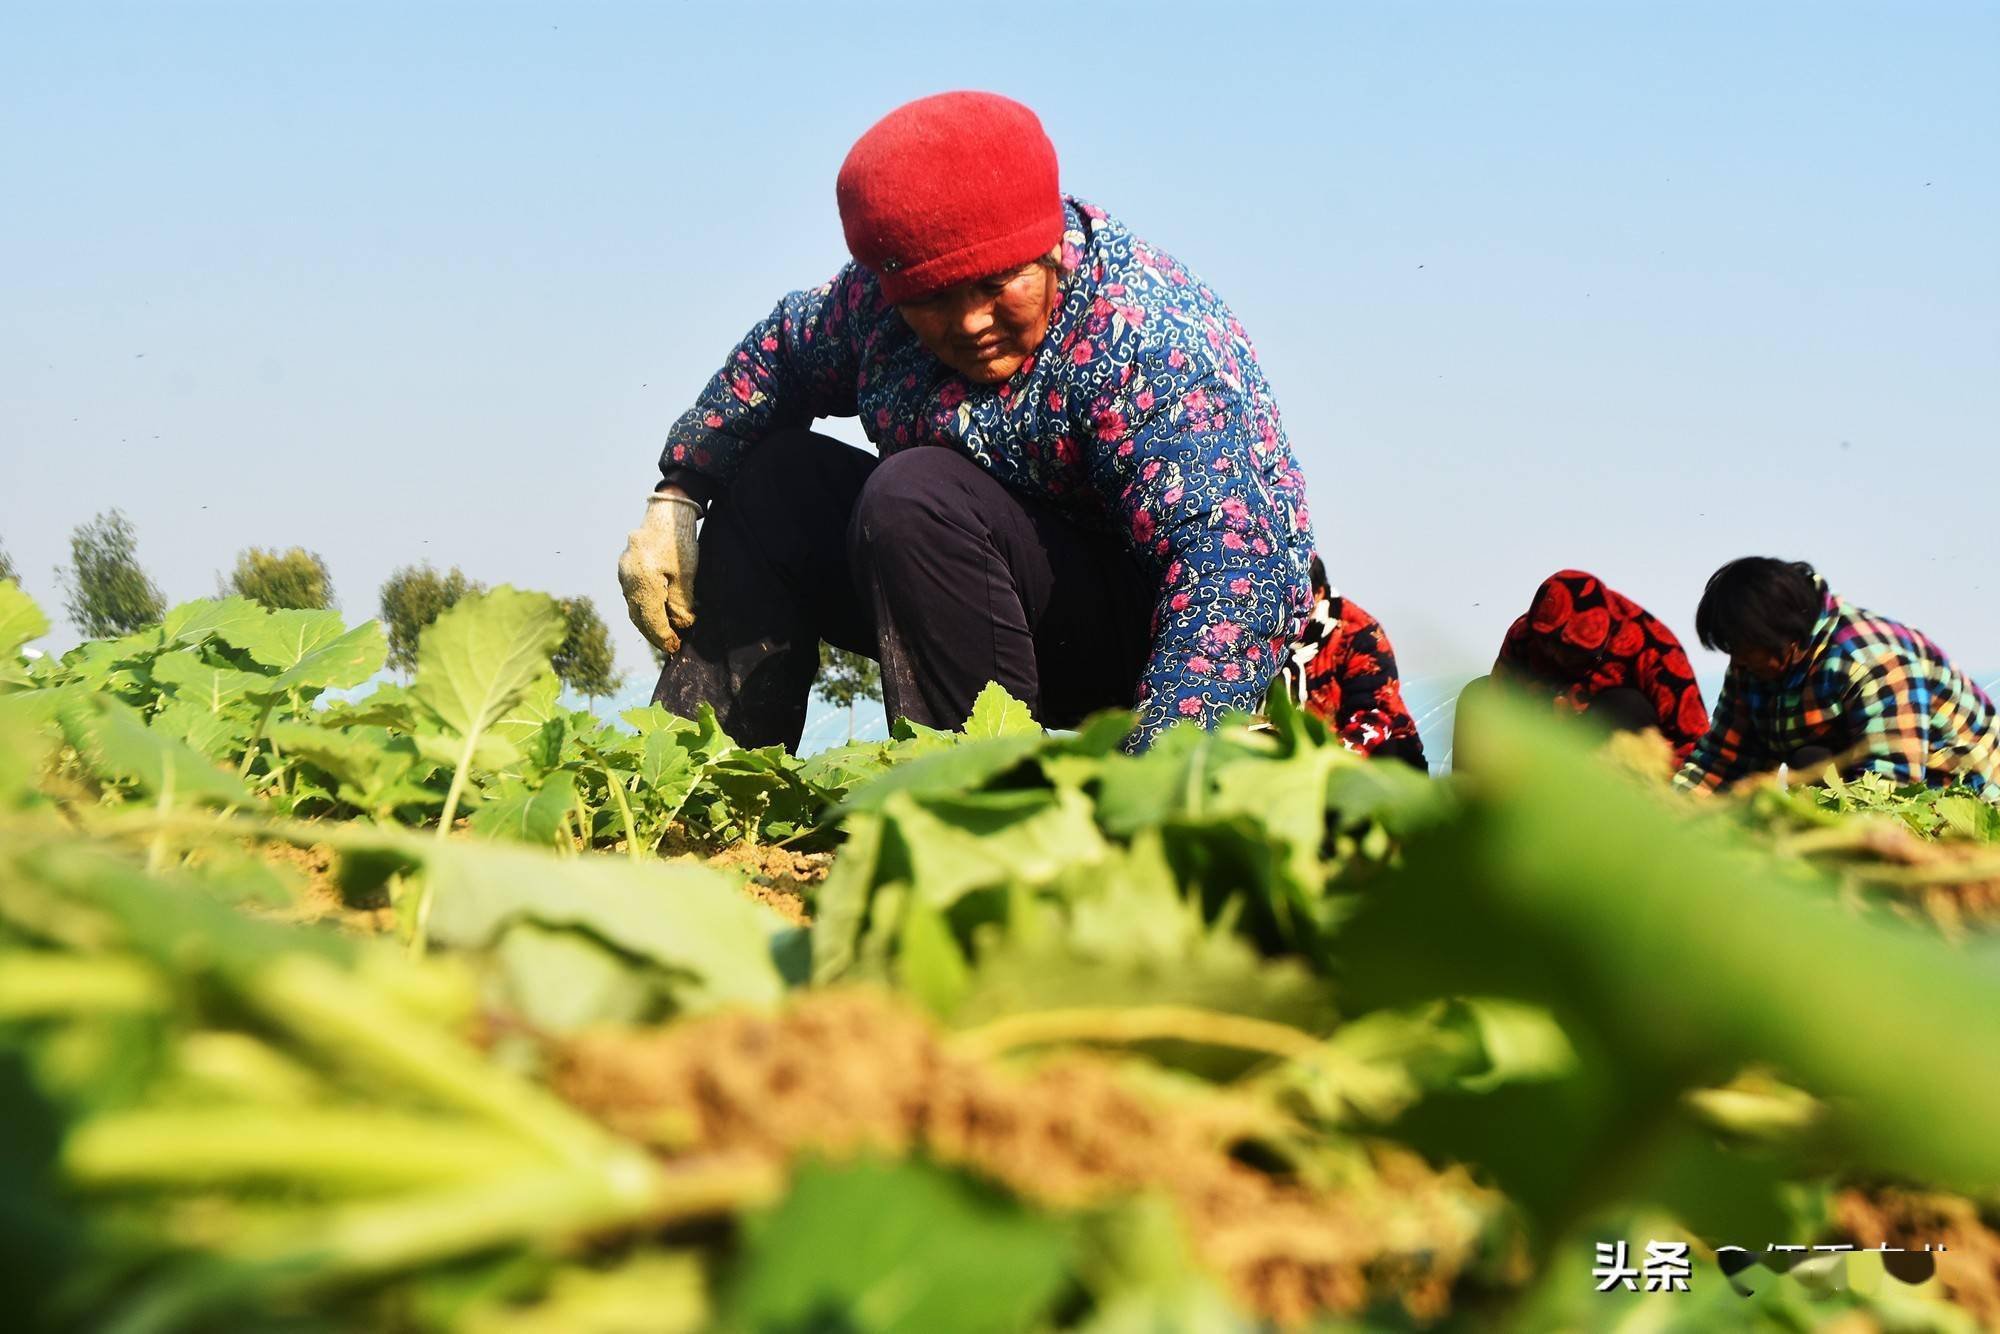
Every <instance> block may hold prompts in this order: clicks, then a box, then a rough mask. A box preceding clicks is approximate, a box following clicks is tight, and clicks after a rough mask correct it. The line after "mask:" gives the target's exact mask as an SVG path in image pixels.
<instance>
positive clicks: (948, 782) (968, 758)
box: [841, 733, 1043, 812]
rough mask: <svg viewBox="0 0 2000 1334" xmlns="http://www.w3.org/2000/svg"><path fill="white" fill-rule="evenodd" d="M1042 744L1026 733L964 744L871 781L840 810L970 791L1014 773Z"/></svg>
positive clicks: (897, 768)
mask: <svg viewBox="0 0 2000 1334" xmlns="http://www.w3.org/2000/svg"><path fill="white" fill-rule="evenodd" d="M1042 744H1043V741H1042V738H1041V736H1040V734H1036V735H1034V736H1029V735H1027V734H1026V733H1016V734H1015V735H1012V736H996V737H983V738H980V739H978V740H971V741H961V742H960V743H958V744H957V745H954V746H951V747H949V748H946V749H942V750H939V751H936V752H934V753H932V754H929V755H925V756H922V757H921V758H919V759H914V760H911V761H910V762H909V763H907V764H899V765H897V766H896V767H895V768H893V769H890V770H889V771H887V772H886V773H883V774H881V775H879V776H877V777H875V778H871V779H869V780H868V781H867V782H865V783H863V784H861V785H860V786H859V787H857V788H855V789H854V790H853V791H851V792H849V793H848V794H847V800H846V801H844V802H842V803H841V810H842V811H843V812H853V811H874V810H880V809H882V807H883V805H884V804H885V803H887V802H888V800H889V799H890V798H891V797H893V796H896V795H897V794H899V793H907V794H909V795H912V796H930V795H933V794H944V793H953V792H966V791H970V790H972V789H975V788H978V787H979V786H981V785H982V784H984V783H986V782H987V781H988V780H989V779H992V778H995V777H998V776H999V775H1000V774H1003V773H1005V772H1007V770H1009V769H1012V768H1013V767H1014V766H1015V765H1017V764H1019V763H1020V762H1021V761H1022V760H1024V759H1026V758H1027V757H1028V756H1030V755H1032V754H1034V753H1035V750H1036V748H1037V747H1038V746H1040V745H1042Z"/></svg>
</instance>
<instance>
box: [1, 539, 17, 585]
mask: <svg viewBox="0 0 2000 1334" xmlns="http://www.w3.org/2000/svg"><path fill="white" fill-rule="evenodd" d="M4 579H12V580H13V581H14V582H15V583H17V584H18V583H20V582H21V572H20V571H19V570H17V569H15V568H14V558H13V557H12V556H10V555H8V554H7V548H5V547H0V580H4Z"/></svg>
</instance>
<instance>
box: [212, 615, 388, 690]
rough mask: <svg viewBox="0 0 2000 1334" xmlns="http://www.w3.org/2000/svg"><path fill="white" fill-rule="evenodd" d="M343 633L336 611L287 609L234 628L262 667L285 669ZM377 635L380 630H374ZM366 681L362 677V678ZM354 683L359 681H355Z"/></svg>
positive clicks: (241, 644) (296, 664)
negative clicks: (250, 623)
mask: <svg viewBox="0 0 2000 1334" xmlns="http://www.w3.org/2000/svg"><path fill="white" fill-rule="evenodd" d="M345 633H347V630H346V627H345V626H344V625H342V623H341V620H340V613H339V612H337V611H307V610H302V609H295V608H287V609H286V610H283V611H271V612H265V613H264V619H263V620H261V621H258V622H256V623H255V624H254V626H253V625H249V624H245V625H244V626H242V627H241V628H239V630H238V634H239V636H240V638H241V640H242V642H241V643H240V644H239V645H238V647H239V648H241V649H242V650H243V651H244V652H246V653H248V654H249V655H250V656H251V657H253V658H255V659H256V660H257V661H258V662H260V663H262V664H264V666H266V667H275V668H277V669H278V670H279V671H281V672H282V671H286V670H289V669H290V668H293V667H296V666H298V665H299V664H300V663H302V662H304V661H305V660H306V658H307V657H308V656H309V655H310V654H311V653H312V651H313V650H314V649H317V648H319V647H321V646H322V645H326V644H330V643H332V642H333V641H334V640H336V639H339V638H340V637H341V636H342V635H343V634H345ZM377 633H378V635H379V633H380V631H379V630H378V631H377ZM362 679H363V680H366V679H367V678H366V677H365V676H364V677H363V678H362ZM355 684H357V685H358V684H359V682H356V683H355Z"/></svg>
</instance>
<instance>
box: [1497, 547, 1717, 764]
mask: <svg viewBox="0 0 2000 1334" xmlns="http://www.w3.org/2000/svg"><path fill="white" fill-rule="evenodd" d="M1493 675H1494V677H1495V678H1496V679H1505V680H1512V681H1515V682H1517V683H1523V684H1532V685H1535V686H1539V687H1540V688H1542V689H1550V688H1553V690H1554V692H1555V704H1556V708H1557V709H1559V710H1562V711H1564V712H1569V713H1587V712H1589V710H1590V701H1591V699H1592V698H1593V697H1594V696H1596V695H1598V694H1600V693H1601V692H1603V691H1606V690H1613V689H1616V688H1618V687H1620V686H1629V687H1631V688H1632V689H1634V690H1637V691H1638V692H1639V693H1640V694H1641V695H1643V696H1645V698H1646V699H1647V700H1648V701H1650V702H1651V704H1652V706H1653V713H1654V716H1655V718H1656V719H1657V721H1658V726H1659V729H1660V731H1661V733H1662V734H1663V735H1665V737H1666V738H1667V740H1668V741H1670V742H1672V743H1673V747H1674V754H1675V755H1677V756H1678V757H1679V758H1680V759H1681V760H1682V761H1685V760H1686V759H1687V757H1688V756H1689V754H1690V753H1692V752H1693V750H1694V745H1695V742H1697V741H1699V740H1700V739H1701V736H1702V733H1704V732H1706V731H1707V730H1708V708H1707V706H1706V705H1705V704H1703V703H1702V698H1701V687H1700V686H1698V685H1696V684H1695V680H1694V668H1693V666H1692V665H1691V664H1690V663H1689V662H1688V658H1687V654H1686V652H1684V651H1683V650H1682V648H1681V641H1680V640H1679V638H1677V637H1676V636H1675V634H1674V632H1673V631H1672V630H1669V629H1668V628H1667V626H1666V623H1665V622H1664V621H1662V620H1660V619H1659V618H1658V617H1657V616H1654V615H1652V614H1651V613H1650V612H1648V611H1647V610H1646V609H1645V608H1644V607H1642V606H1640V605H1639V604H1638V603H1636V602H1634V601H1632V599H1630V598H1628V597H1626V596H1624V595H1623V594H1621V593H1618V592H1616V591H1614V590H1612V589H1610V588H1607V587H1605V586H1604V582H1603V581H1602V580H1600V579H1599V578H1598V577H1597V576H1596V575H1593V574H1586V573H1585V572H1584V571H1582V570H1558V571H1557V572H1556V573H1554V574H1552V575H1550V576H1549V577H1548V578H1547V579H1544V580H1543V581H1542V584H1541V587H1539V588H1537V589H1536V590H1535V601H1534V604H1533V605H1532V606H1530V607H1529V609H1528V612H1527V614H1526V615H1524V616H1521V617H1518V618H1516V619H1515V621H1514V624H1513V625H1511V626H1509V627H1508V630H1507V638H1506V640H1505V641H1504V642H1503V643H1502V644H1501V647H1500V657H1499V659H1498V660H1497V661H1496V662H1495V663H1494V664H1493Z"/></svg>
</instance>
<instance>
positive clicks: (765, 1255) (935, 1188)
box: [722, 1160, 1075, 1334]
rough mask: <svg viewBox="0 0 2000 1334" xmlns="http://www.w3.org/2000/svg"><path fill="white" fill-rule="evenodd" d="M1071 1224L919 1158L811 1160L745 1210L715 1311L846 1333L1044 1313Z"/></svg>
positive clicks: (967, 1329) (918, 1329)
mask: <svg viewBox="0 0 2000 1334" xmlns="http://www.w3.org/2000/svg"><path fill="white" fill-rule="evenodd" d="M1074 1245H1075V1243H1074V1241H1073V1233H1072V1229H1071V1226H1070V1225H1069V1224H1067V1223H1065V1222H1063V1221H1061V1220H1059V1219H1058V1218H1056V1217H1055V1216H1053V1215H1050V1214H1043V1213H1036V1212H1033V1211H1031V1210H1029V1209H1027V1208H1026V1207H1024V1206H1023V1205H1021V1204H1019V1203H1017V1202H1016V1201H1015V1200H1014V1199H1013V1197H1011V1196H1008V1195H1004V1194H1002V1193H1000V1192H998V1191H996V1190H993V1189H991V1188H989V1187H984V1186H980V1185H976V1184H974V1183H973V1182H971V1181H969V1180H967V1179H966V1178H963V1177H960V1176H957V1175H955V1174H951V1173H947V1172H945V1171H944V1170H942V1169H940V1168H935V1167H931V1166H928V1165H926V1164H924V1163H921V1162H917V1161H914V1160H912V1161H905V1162H901V1163H895V1164H876V1163H868V1162H861V1163H853V1164H849V1165H845V1166H840V1167H833V1166H826V1165H822V1164H816V1163H809V1164H807V1165H806V1166H804V1167H802V1168H801V1169H800V1170H799V1171H798V1173H797V1175H796V1176H795V1177H794V1178H793V1181H792V1189H791V1193H790V1195H789V1196H787V1197H786V1199H785V1201H784V1203H783V1204H781V1205H779V1206H778V1208H777V1209H775V1210H773V1211H772V1212H770V1213H768V1214H766V1215H764V1216H762V1217H758V1218H754V1219H752V1220H751V1221H750V1224H749V1226H748V1229H747V1237H746V1239H745V1245H744V1253H743V1255H742V1257H741V1259H740V1260H739V1262H738V1266H737V1269H736V1272H735V1274H734V1281H733V1282H732V1283H731V1284H730V1285H729V1288H728V1293H729V1296H728V1299H727V1303H726V1305H725V1308H724V1312H723V1314H724V1320H723V1321H722V1324H723V1325H724V1326H725V1327H727V1328H730V1329H743V1330H771V1331H776V1330H807V1329H815V1330H842V1331H846V1332H847V1334H1009V1332H1011V1331H1015V1330H1024V1329H1040V1328H1047V1327H1052V1326H1053V1324H1054V1320H1053V1317H1054V1315H1055V1311H1054V1309H1053V1305H1054V1303H1055V1301H1056V1299H1057V1297H1058V1296H1059V1295H1060V1294H1061V1292H1062V1291H1063V1288H1064V1278H1065V1275H1066V1273H1067V1271H1068V1267H1069V1257H1070V1255H1071V1252H1072V1250H1073V1248H1074Z"/></svg>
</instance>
